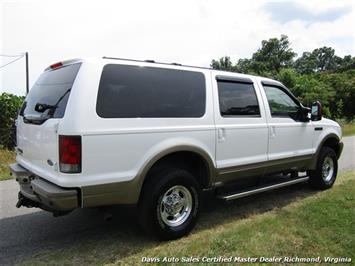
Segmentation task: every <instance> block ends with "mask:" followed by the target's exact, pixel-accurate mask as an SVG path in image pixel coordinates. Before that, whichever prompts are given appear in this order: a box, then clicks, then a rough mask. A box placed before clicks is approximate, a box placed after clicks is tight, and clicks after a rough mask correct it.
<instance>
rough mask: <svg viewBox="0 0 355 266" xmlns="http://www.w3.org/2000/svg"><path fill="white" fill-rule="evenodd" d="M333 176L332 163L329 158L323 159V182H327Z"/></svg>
mask: <svg viewBox="0 0 355 266" xmlns="http://www.w3.org/2000/svg"><path fill="white" fill-rule="evenodd" d="M333 174H334V162H333V159H332V158H331V157H329V156H327V157H325V159H324V162H323V166H322V177H323V179H324V180H325V181H327V182H329V181H330V180H331V179H332V177H333Z"/></svg>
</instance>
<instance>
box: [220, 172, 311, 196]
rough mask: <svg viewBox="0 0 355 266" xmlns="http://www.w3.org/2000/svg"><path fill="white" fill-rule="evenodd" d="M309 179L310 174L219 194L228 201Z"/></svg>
mask: <svg viewBox="0 0 355 266" xmlns="http://www.w3.org/2000/svg"><path fill="white" fill-rule="evenodd" d="M308 179H309V177H308V176H306V177H300V178H297V179H294V180H290V181H284V182H281V183H277V184H273V185H265V186H261V187H257V188H252V189H250V190H243V191H239V192H236V193H229V194H225V195H219V196H218V198H220V199H224V200H226V201H228V200H234V199H238V198H242V197H246V196H250V195H254V194H257V193H261V192H265V191H269V190H273V189H277V188H282V187H287V186H291V185H294V184H298V183H303V182H306V181H308Z"/></svg>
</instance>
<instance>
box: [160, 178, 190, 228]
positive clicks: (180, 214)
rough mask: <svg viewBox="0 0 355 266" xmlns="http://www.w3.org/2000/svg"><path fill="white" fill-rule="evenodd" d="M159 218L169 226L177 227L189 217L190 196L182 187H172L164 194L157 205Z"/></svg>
mask: <svg viewBox="0 0 355 266" xmlns="http://www.w3.org/2000/svg"><path fill="white" fill-rule="evenodd" d="M159 208H160V217H161V219H162V221H163V222H164V223H165V224H167V225H169V226H172V227H174V226H179V225H181V224H183V223H184V222H185V221H186V220H187V219H188V217H189V215H190V213H191V209H192V196H191V193H190V191H189V190H188V189H187V188H186V187H184V186H180V185H179V186H174V187H172V188H170V189H168V190H167V192H165V194H164V195H163V197H162V199H161V202H160V204H159Z"/></svg>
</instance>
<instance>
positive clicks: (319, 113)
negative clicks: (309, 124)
mask: <svg viewBox="0 0 355 266" xmlns="http://www.w3.org/2000/svg"><path fill="white" fill-rule="evenodd" d="M322 117H323V109H322V104H321V103H320V101H316V102H314V103H312V108H311V120H312V121H319V120H321V119H322Z"/></svg>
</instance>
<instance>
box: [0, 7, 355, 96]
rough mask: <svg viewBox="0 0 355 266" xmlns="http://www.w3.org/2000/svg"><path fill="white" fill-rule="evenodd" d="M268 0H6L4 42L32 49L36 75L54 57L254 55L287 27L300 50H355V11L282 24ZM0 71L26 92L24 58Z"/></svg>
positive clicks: (10, 49)
mask: <svg viewBox="0 0 355 266" xmlns="http://www.w3.org/2000/svg"><path fill="white" fill-rule="evenodd" d="M267 2H268V1H265V0H263V1H260V0H259V1H256V0H254V1H252V0H249V1H228V0H224V1H218V0H207V1H206V0H200V1H192V0H186V1H182V0H173V1H163V0H161V1H136V0H134V1H110V0H106V1H98V0H91V1H88V0H86V1H81V0H80V1H45V0H43V1H42V0H36V1H34V0H29V1H11V2H10V1H3V2H0V12H1V8H2V9H3V15H2V16H1V19H0V26H1V22H2V23H3V25H4V30H3V32H2V33H1V31H0V34H1V35H0V40H1V41H0V42H1V44H0V50H1V46H2V51H1V53H10V54H11V53H19V52H23V51H29V53H30V69H31V72H30V80H31V83H33V82H34V80H35V79H36V78H37V76H38V75H39V74H40V73H41V72H42V71H43V69H44V68H45V67H47V66H48V65H49V64H51V63H53V62H56V61H58V60H62V59H67V58H77V57H84V56H97V57H101V56H104V55H106V56H117V57H126V58H137V59H154V60H157V61H165V62H179V63H185V64H193V65H203V66H208V65H209V63H210V61H211V59H213V58H219V57H221V56H224V55H230V56H231V57H232V59H234V60H237V59H238V58H244V57H250V56H251V54H252V53H253V52H254V51H256V49H257V48H259V47H260V42H261V40H263V39H268V38H271V37H279V36H280V35H281V34H287V35H288V36H289V37H290V40H291V42H292V47H293V48H294V50H295V51H296V52H297V53H299V54H300V53H301V52H303V51H305V50H313V49H314V48H317V47H319V46H324V45H330V46H332V47H334V48H335V49H336V52H337V54H340V55H345V54H349V53H351V54H352V55H354V47H353V46H351V45H348V43H347V41H346V40H349V38H352V37H353V32H352V29H354V25H353V24H354V15H353V13H349V14H347V15H345V16H343V17H341V18H339V19H337V20H335V21H332V22H321V23H311V24H309V23H308V24H307V23H305V22H302V21H292V22H289V23H286V24H280V23H278V22H276V21H273V20H272V19H271V17H270V15H269V14H267V13H266V12H265V10H263V8H262V7H263V5H264V4H265V3H267ZM297 3H301V4H302V5H303V6H304V7H305V8H307V9H309V10H311V11H312V12H321V11H326V10H328V9H331V8H334V7H336V8H338V7H343V6H347V5H349V1H330V0H328V1H324V0H322V1H319V0H316V1H305V0H304V1H303V0H302V1H297ZM353 9H354V8H353ZM0 14H1V13H0ZM344 40H345V41H344ZM0 71H1V74H2V77H3V79H2V82H0V84H1V88H2V89H3V90H6V91H9V92H12V93H17V94H21V93H23V92H24V88H25V83H24V80H25V78H24V77H25V76H24V62H23V61H21V62H17V63H15V64H13V65H11V66H9V67H7V68H6V69H3V70H0ZM0 79H1V76H0ZM0 81H1V80H0ZM0 90H1V89H0Z"/></svg>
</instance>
